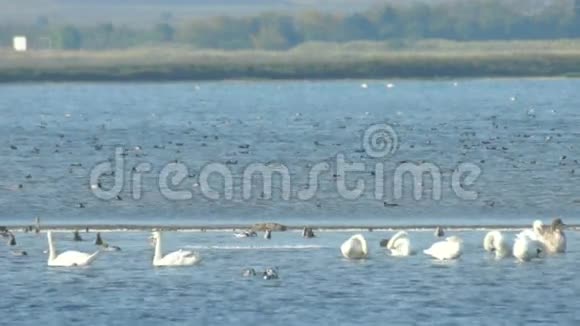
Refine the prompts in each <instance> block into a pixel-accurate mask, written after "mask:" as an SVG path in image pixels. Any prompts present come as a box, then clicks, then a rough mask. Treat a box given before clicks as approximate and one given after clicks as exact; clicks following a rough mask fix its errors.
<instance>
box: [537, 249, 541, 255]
mask: <svg viewBox="0 0 580 326" xmlns="http://www.w3.org/2000/svg"><path fill="white" fill-rule="evenodd" d="M536 251H537V253H538V256H539V255H540V254H541V253H542V249H540V248H538V249H536Z"/></svg>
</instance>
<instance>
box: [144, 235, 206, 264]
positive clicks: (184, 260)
mask: <svg viewBox="0 0 580 326" xmlns="http://www.w3.org/2000/svg"><path fill="white" fill-rule="evenodd" d="M153 241H154V243H155V256H154V257H153V266H157V267H160V266H191V265H194V264H196V263H198V262H199V261H201V257H200V256H199V255H198V254H196V253H194V252H193V251H188V250H182V249H179V250H178V251H174V252H172V253H170V254H167V255H165V256H163V254H162V251H163V249H162V244H161V241H162V236H161V232H159V231H155V232H153Z"/></svg>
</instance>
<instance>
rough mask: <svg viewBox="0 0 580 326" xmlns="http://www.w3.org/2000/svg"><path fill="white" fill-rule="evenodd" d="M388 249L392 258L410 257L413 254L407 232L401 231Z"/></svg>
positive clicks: (389, 243)
mask: <svg viewBox="0 0 580 326" xmlns="http://www.w3.org/2000/svg"><path fill="white" fill-rule="evenodd" d="M387 249H389V250H390V251H391V255H392V256H409V255H412V254H413V250H412V249H411V241H410V240H409V235H408V234H407V232H405V231H399V232H397V234H395V235H394V236H393V237H392V238H391V239H390V240H389V242H388V243H387Z"/></svg>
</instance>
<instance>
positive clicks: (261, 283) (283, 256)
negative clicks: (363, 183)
mask: <svg viewBox="0 0 580 326" xmlns="http://www.w3.org/2000/svg"><path fill="white" fill-rule="evenodd" d="M455 234H456V235H459V236H460V237H462V238H463V239H464V241H465V249H464V254H463V256H462V257H461V259H460V260H458V261H455V262H450V263H440V262H434V261H432V260H430V259H429V258H427V257H426V256H424V255H422V254H419V255H416V256H411V257H398V258H396V257H390V256H388V255H387V254H386V253H385V252H384V251H383V250H382V249H380V248H379V246H378V242H379V240H380V239H381V238H383V237H388V236H389V235H391V234H389V233H384V232H372V233H365V236H366V237H367V239H368V240H369V245H370V248H371V249H370V250H371V256H370V258H369V259H368V260H365V261H347V260H345V259H343V258H342V257H341V256H340V252H339V249H338V248H339V246H340V244H341V243H342V241H344V240H345V239H346V238H348V237H349V236H350V233H340V232H336V233H331V232H328V233H326V232H324V233H318V237H317V238H314V239H302V238H301V236H300V233H299V232H286V233H274V235H273V237H272V240H270V241H268V240H264V239H263V238H261V237H258V238H251V239H236V238H234V237H233V235H232V234H230V233H220V232H207V233H198V232H195V233H166V235H165V238H166V240H167V241H166V243H165V250H167V251H172V250H176V249H177V248H186V249H187V248H191V249H194V250H197V251H199V253H200V254H201V255H202V257H203V261H202V263H201V264H200V265H196V266H193V267H186V268H166V269H163V268H153V267H152V266H151V258H152V252H153V250H152V248H150V247H149V245H148V242H147V237H148V235H149V234H147V233H133V232H126V233H106V234H103V237H104V239H105V240H107V241H109V242H110V243H111V244H113V245H118V246H120V247H121V248H122V249H123V250H122V251H121V252H108V253H103V255H102V256H101V257H99V259H97V260H96V261H95V263H94V264H93V265H92V266H91V267H88V268H80V269H68V270H67V269H59V268H49V267H47V266H46V255H45V254H43V253H42V250H44V249H45V248H46V238H45V236H44V234H40V235H33V234H17V239H18V240H19V245H20V246H21V248H24V249H27V250H28V252H29V254H30V256H29V257H13V256H11V255H10V254H9V253H8V252H7V250H5V247H4V246H2V247H1V248H0V249H2V251H1V252H0V293H2V300H1V301H0V313H1V314H2V316H4V317H3V318H4V320H5V321H6V322H7V323H9V324H10V325H38V324H39V323H43V324H44V325H47V326H48V325H50V326H52V325H54V326H57V325H58V326H63V325H78V324H79V323H83V324H92V325H120V326H121V325H127V324H133V323H136V324H139V325H158V324H163V325H192V324H204V325H231V324H240V325H261V324H268V325H304V324H305V323H306V324H320V325H329V324H335V325H355V324H356V325H377V324H383V323H388V324H393V325H405V324H406V325H408V324H429V325H431V324H435V325H464V324H467V323H470V324H477V325H490V324H491V325H516V324H519V325H522V324H538V325H554V324H560V325H577V324H578V323H579V322H580V313H579V312H578V306H579V305H580V299H579V296H578V293H580V285H579V283H578V282H577V277H576V275H577V271H578V269H579V268H580V253H579V252H578V250H577V244H578V241H579V240H580V237H579V236H578V233H577V232H569V233H568V241H569V244H568V247H569V248H570V250H569V252H568V253H566V254H565V255H560V256H554V257H548V258H545V259H542V260H536V261H532V262H529V263H517V262H515V261H514V260H513V259H505V260H501V261H496V260H495V259H493V258H492V257H490V256H488V255H486V254H485V253H484V252H483V249H482V248H481V241H482V238H483V236H484V233H483V232H475V231H472V232H461V233H455ZM81 236H83V237H85V240H87V241H85V242H82V243H78V242H72V241H71V239H72V234H70V233H66V234H58V235H57V236H56V239H57V248H58V249H59V250H65V249H80V250H83V251H85V252H92V251H94V250H95V246H94V245H93V244H92V240H93V239H94V234H85V233H81ZM410 237H411V241H412V244H413V246H414V247H415V248H416V249H419V250H422V249H424V248H427V247H428V246H429V245H430V244H431V243H432V242H433V241H435V239H434V237H433V235H432V233H431V232H412V233H410ZM508 238H510V241H511V238H512V236H511V235H508ZM270 266H277V267H278V268H279V274H280V279H279V280H269V281H265V280H262V279H260V278H252V279H248V278H244V277H242V275H241V272H242V270H243V269H244V268H249V267H253V268H255V269H256V270H257V271H261V270H263V269H264V268H266V267H270Z"/></svg>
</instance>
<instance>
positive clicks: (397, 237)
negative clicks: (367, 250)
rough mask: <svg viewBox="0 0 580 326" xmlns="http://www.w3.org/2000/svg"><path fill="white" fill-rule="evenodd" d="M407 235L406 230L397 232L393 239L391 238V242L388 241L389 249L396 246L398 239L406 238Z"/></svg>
mask: <svg viewBox="0 0 580 326" xmlns="http://www.w3.org/2000/svg"><path fill="white" fill-rule="evenodd" d="M406 236H407V232H405V231H399V232H397V234H395V236H393V237H392V238H391V240H389V243H387V249H393V248H394V247H395V243H396V242H397V240H399V239H402V238H405V237H406Z"/></svg>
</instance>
